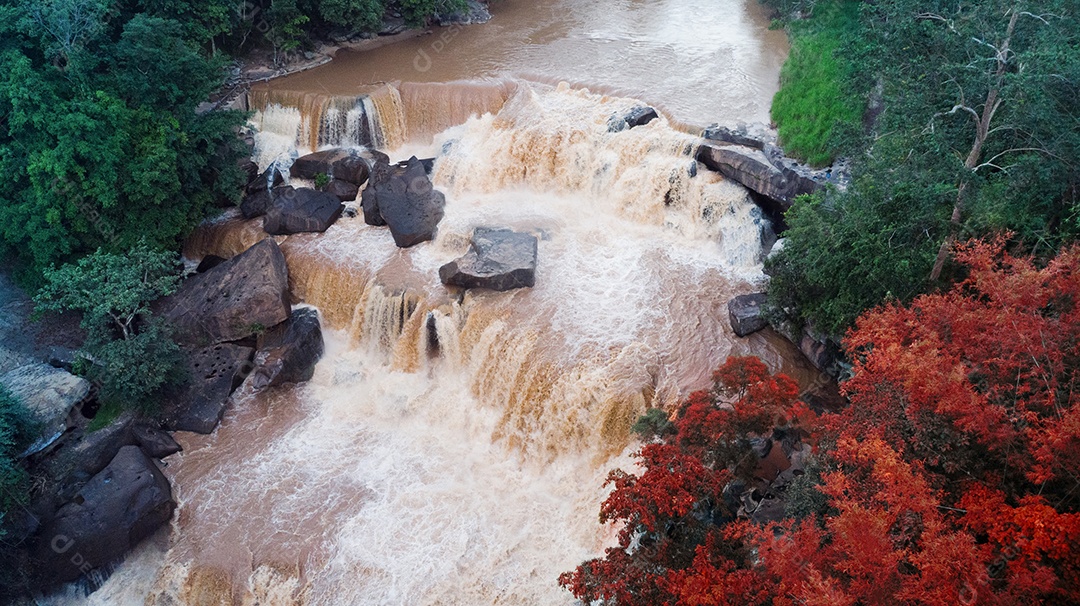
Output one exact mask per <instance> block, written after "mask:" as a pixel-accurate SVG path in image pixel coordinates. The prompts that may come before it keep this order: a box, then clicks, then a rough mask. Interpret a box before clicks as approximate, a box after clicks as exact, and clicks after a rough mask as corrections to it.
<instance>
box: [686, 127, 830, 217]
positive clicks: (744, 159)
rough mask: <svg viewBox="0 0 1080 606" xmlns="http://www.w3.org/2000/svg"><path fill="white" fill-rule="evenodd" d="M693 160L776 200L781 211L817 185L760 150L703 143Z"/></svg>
mask: <svg viewBox="0 0 1080 606" xmlns="http://www.w3.org/2000/svg"><path fill="white" fill-rule="evenodd" d="M697 159H698V161H699V162H701V163H702V164H704V165H705V166H706V167H708V168H709V169H711V170H714V171H716V172H718V173H720V174H722V175H724V176H725V177H727V178H728V179H731V180H733V181H736V182H738V183H741V184H742V185H743V186H745V187H746V188H747V189H749V190H751V191H753V192H756V193H758V194H760V195H762V196H764V197H766V198H768V199H769V200H772V201H774V202H776V203H777V204H779V206H780V208H781V210H787V209H788V208H790V207H791V203H792V202H794V200H795V197H796V196H798V195H801V194H809V193H813V192H814V191H816V190H817V189H818V187H819V184H818V183H817V182H815V181H814V180H813V179H810V178H808V177H805V176H802V175H800V174H798V173H797V172H796V171H794V170H792V169H790V168H787V167H784V166H781V167H777V166H776V165H774V164H773V162H772V161H770V159H769V158H768V156H766V155H765V153H764V152H762V151H759V150H757V149H754V148H750V147H744V146H741V145H717V144H712V143H705V144H703V145H702V146H701V147H700V148H699V149H698V154H697Z"/></svg>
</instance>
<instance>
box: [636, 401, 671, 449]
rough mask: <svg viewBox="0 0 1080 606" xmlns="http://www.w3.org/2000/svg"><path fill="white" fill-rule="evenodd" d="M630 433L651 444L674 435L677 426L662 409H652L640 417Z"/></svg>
mask: <svg viewBox="0 0 1080 606" xmlns="http://www.w3.org/2000/svg"><path fill="white" fill-rule="evenodd" d="M630 431H633V432H634V433H636V434H638V435H639V436H641V439H642V440H645V441H648V442H651V441H653V440H657V439H663V438H665V437H667V436H670V435H672V434H674V433H675V424H674V423H672V422H671V419H669V418H668V415H667V413H666V412H664V410H663V409H662V408H650V409H649V410H647V411H645V414H643V415H641V416H640V417H638V420H637V421H636V422H635V423H634V425H633V427H631V428H630Z"/></svg>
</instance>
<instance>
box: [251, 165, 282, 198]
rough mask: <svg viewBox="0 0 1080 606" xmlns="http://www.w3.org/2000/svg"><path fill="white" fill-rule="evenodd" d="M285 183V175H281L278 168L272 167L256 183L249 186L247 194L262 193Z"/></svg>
mask: <svg viewBox="0 0 1080 606" xmlns="http://www.w3.org/2000/svg"><path fill="white" fill-rule="evenodd" d="M284 182H285V175H283V174H281V171H280V170H278V168H277V166H271V167H270V168H268V169H266V170H264V171H263V172H262V174H261V175H259V176H258V177H256V178H255V180H254V181H252V182H251V183H248V184H247V192H248V193H249V194H253V193H256V192H260V191H266V190H268V189H273V188H275V187H277V186H278V185H281V184H282V183H284Z"/></svg>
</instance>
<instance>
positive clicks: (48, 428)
mask: <svg viewBox="0 0 1080 606" xmlns="http://www.w3.org/2000/svg"><path fill="white" fill-rule="evenodd" d="M0 385H3V386H5V387H7V389H8V390H9V391H10V392H11V393H12V395H14V396H15V398H16V399H18V400H19V401H20V402H22V404H23V405H24V406H26V408H27V410H29V411H30V415H31V417H32V418H33V419H34V420H35V421H36V422H37V424H38V435H39V437H38V438H37V439H36V440H35V441H34V443H33V444H31V445H30V448H29V449H28V450H27V452H26V454H33V453H35V452H38V451H40V450H43V449H45V448H47V447H48V446H49V445H50V444H52V443H53V442H55V441H56V440H57V439H58V438H59V437H60V436H61V435H63V433H64V432H65V431H67V430H68V428H70V427H71V426H72V425H73V424H74V421H75V419H76V417H77V416H78V415H79V407H80V406H81V405H82V403H83V401H84V400H86V398H87V396H89V395H90V387H91V385H90V382H89V381H87V380H86V379H83V378H82V377H76V376H75V375H73V374H71V373H69V372H68V371H66V370H63V369H60V368H54V367H52V366H49V365H48V364H44V363H37V362H35V363H31V364H25V365H23V366H19V367H17V368H15V369H13V370H10V371H8V372H6V373H4V374H3V375H0Z"/></svg>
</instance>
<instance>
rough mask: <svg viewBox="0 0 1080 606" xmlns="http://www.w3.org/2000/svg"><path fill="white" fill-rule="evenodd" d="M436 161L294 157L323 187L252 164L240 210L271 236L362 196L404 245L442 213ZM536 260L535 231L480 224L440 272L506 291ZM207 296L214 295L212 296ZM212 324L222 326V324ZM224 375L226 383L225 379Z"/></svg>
mask: <svg viewBox="0 0 1080 606" xmlns="http://www.w3.org/2000/svg"><path fill="white" fill-rule="evenodd" d="M656 116H657V114H656V110H654V109H652V108H650V107H635V108H632V109H631V110H629V111H628V112H627V113H626V114H625V115H617V116H613V117H612V120H613V121H614V120H616V119H617V120H618V122H619V124H621V125H622V126H621V128H627V127H633V126H638V125H641V124H645V123H648V122H649V121H650V120H652V119H653V118H655V117H656ZM434 163H435V160H434V159H433V158H429V159H420V158H417V157H415V156H413V157H411V158H409V159H408V160H404V161H402V162H398V163H396V164H392V163H391V162H390V159H389V157H387V156H386V155H385V154H383V153H380V152H377V151H367V150H362V151H361V150H355V149H341V148H336V149H328V150H323V151H319V152H315V153H312V154H308V155H306V156H301V157H300V158H297V159H296V160H295V161H294V162H293V164H292V166H291V167H290V168H289V176H290V177H291V178H296V179H305V180H317V179H319V178H320V177H322V178H325V179H326V180H327V182H326V185H325V186H324V187H323V188H322V191H318V190H315V189H311V188H304V187H300V188H294V187H292V186H291V185H286V184H285V176H284V175H283V174H281V172H280V171H278V170H277V169H276V168H274V167H271V168H270V169H268V170H267V171H265V172H263V173H261V174H260V173H259V172H258V169H257V168H255V169H251V168H249V169H248V170H249V176H251V182H250V183H249V185H248V187H247V195H246V197H245V198H244V201H243V202H242V203H241V205H240V211H241V214H242V215H243V216H244V218H246V219H252V218H256V217H259V216H265V218H264V220H263V229H264V231H266V233H268V234H271V235H284V234H292V233H299V232H323V231H326V229H327V228H329V227H330V225H332V224H333V223H334V222H335V221H337V219H338V218H339V217H340V216H341V215H342V214H343V212H344V214H345V215H346V216H353V215H354V214H355V212H352V213H350V212H349V210H348V209H345V207H344V206H342V203H344V202H351V201H354V200H356V199H357V198H358V197H359V199H360V208H361V209H362V211H363V214H364V221H365V222H366V223H367V224H368V225H372V226H378V227H387V228H388V229H389V231H390V235H391V236H392V237H393V239H394V244H395V245H397V246H398V247H400V248H409V247H412V246H416V245H417V244H420V243H422V242H428V241H431V240H434V239H435V236H436V234H437V233H438V227H439V223H440V222H441V221H442V219H443V217H444V215H445V207H446V197H445V196H444V195H443V193H442V192H440V191H438V190H437V189H435V186H434V184H433V183H432V181H431V173H432V171H433V169H434ZM536 259H537V240H536V237H535V236H533V235H531V234H527V233H519V232H514V231H512V230H508V229H495V228H485V227H481V228H477V229H476V230H475V231H474V233H473V234H472V246H471V249H470V251H469V252H468V253H467V254H466V255H465V256H463V257H461V258H459V259H457V260H455V261H452V262H450V263H448V264H446V265H445V266H443V267H442V268H441V269H440V271H439V276H440V279H441V280H442V282H443V283H444V284H446V285H448V286H456V287H460V288H487V289H490V290H510V289H514V288H522V287H531V286H532V285H533V284H534V282H535V275H536ZM220 261H221V260H220V259H218V258H216V257H207V258H205V259H203V260H202V263H200V270H201V269H202V268H203V267H206V268H207V269H209V268H212V267H215V265H216V264H217V263H219V262H220ZM223 280H224V281H225V282H226V283H227V282H228V280H227V279H224V278H223ZM203 281H204V282H205V280H203ZM209 287H210V286H209V285H208V286H206V287H203V288H209ZM215 288H219V287H215ZM208 300H218V299H217V298H215V297H214V296H212V297H210V299H208ZM172 313H173V314H174V315H175V314H177V313H180V314H181V315H183V314H182V313H181V312H172ZM217 317H219V320H220V322H226V323H232V324H234V325H235V324H237V323H238V322H239V321H238V320H237V319H235V318H230V317H226V316H217ZM170 319H172V320H174V322H175V321H179V320H180V318H176V317H173V318H170ZM204 324H205V323H204ZM179 325H180V326H182V327H183V329H184V330H190V331H194V332H195V334H193V335H190V336H188V339H189V340H193V341H195V342H198V341H199V340H200V339H202V340H205V335H204V334H203V335H200V334H198V333H199V332H200V331H202V332H205V330H203V328H201V325H198V324H196V325H194V326H185V325H184V323H183V322H180V323H179ZM214 329H215V330H219V331H220V330H222V329H223V328H222V327H215V328H214ZM202 353H203V354H205V355H206V356H209V358H208V361H207V362H206V363H208V364H218V365H223V367H222V368H223V370H222V372H224V373H226V374H228V371H227V370H225V369H228V368H232V367H233V366H238V365H242V364H241V362H240V361H241V360H242V359H243V358H244V356H245V355H246V353H247V352H245V351H242V350H232V349H220V348H219V349H218V350H215V351H213V352H202ZM222 382H223V384H224V382H225V380H224V379H222Z"/></svg>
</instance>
